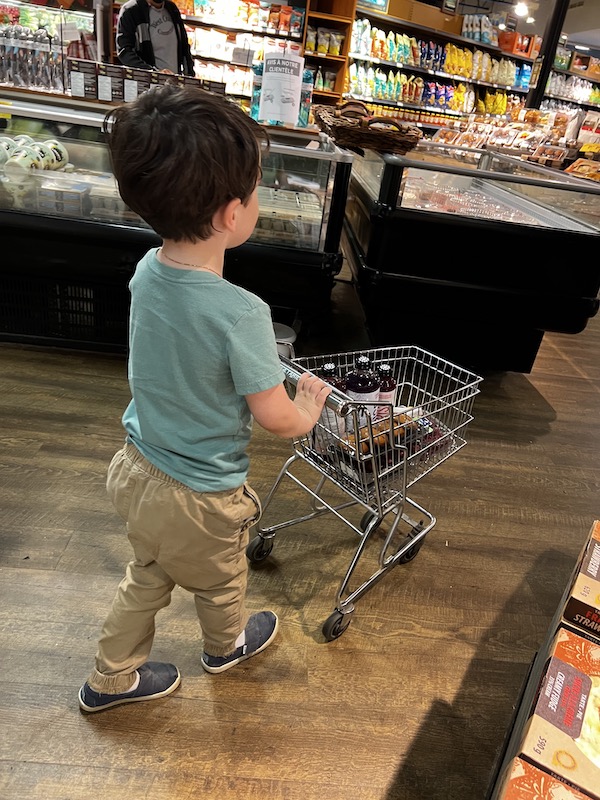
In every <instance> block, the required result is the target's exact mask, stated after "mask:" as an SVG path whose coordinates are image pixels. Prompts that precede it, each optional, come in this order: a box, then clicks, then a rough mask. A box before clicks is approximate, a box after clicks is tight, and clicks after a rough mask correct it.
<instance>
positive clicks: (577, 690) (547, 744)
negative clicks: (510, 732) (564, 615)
mask: <svg viewBox="0 0 600 800" xmlns="http://www.w3.org/2000/svg"><path fill="white" fill-rule="evenodd" d="M516 755H517V756H519V757H520V758H522V759H525V760H528V761H531V762H533V763H534V764H536V765H537V766H539V767H541V768H542V769H543V770H545V771H547V772H549V773H551V774H553V775H556V776H557V777H558V778H560V780H562V781H564V782H566V783H567V784H568V785H569V786H572V787H574V788H576V789H578V790H579V791H580V792H584V793H587V794H588V795H590V796H591V797H592V798H600V794H598V792H599V791H600V644H599V643H598V641H596V640H594V639H592V638H591V637H589V636H588V635H587V634H583V633H577V632H575V631H574V630H573V629H571V628H568V627H566V626H564V625H560V626H559V628H558V630H557V632H556V635H555V636H554V639H553V640H552V643H551V645H550V648H549V652H548V658H547V660H546V663H545V665H544V671H543V674H542V677H541V680H540V685H539V688H538V691H537V695H536V699H535V702H534V704H533V707H532V709H531V712H530V715H529V718H528V720H527V722H526V723H525V725H524V727H523V732H522V734H521V739H520V744H519V747H518V751H517V752H516Z"/></svg>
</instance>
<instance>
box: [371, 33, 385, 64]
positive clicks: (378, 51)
mask: <svg viewBox="0 0 600 800" xmlns="http://www.w3.org/2000/svg"><path fill="white" fill-rule="evenodd" d="M373 47H374V52H373V55H374V56H375V57H376V58H381V59H382V60H383V61H385V59H386V58H387V36H386V35H385V31H382V30H381V29H379V30H377V36H376V37H375V41H374V42H373Z"/></svg>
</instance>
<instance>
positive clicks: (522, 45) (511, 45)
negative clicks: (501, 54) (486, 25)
mask: <svg viewBox="0 0 600 800" xmlns="http://www.w3.org/2000/svg"><path fill="white" fill-rule="evenodd" d="M498 47H499V48H500V49H501V50H504V51H505V52H506V53H513V55H516V56H523V57H524V58H529V57H530V56H531V48H532V47H533V36H528V35H526V34H524V33H518V32H517V31H500V33H499V34H498Z"/></svg>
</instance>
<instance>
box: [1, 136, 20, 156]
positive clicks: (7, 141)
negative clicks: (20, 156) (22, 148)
mask: <svg viewBox="0 0 600 800" xmlns="http://www.w3.org/2000/svg"><path fill="white" fill-rule="evenodd" d="M0 147H3V148H4V149H6V151H7V152H8V153H12V151H13V150H16V149H17V144H16V142H15V140H14V139H13V138H12V136H0Z"/></svg>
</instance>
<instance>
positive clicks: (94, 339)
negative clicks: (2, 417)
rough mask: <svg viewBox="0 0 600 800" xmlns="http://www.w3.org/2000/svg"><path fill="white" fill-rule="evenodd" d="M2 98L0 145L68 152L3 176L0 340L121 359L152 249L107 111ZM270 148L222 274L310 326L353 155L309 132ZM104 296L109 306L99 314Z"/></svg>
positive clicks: (279, 134) (318, 313) (320, 305)
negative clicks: (132, 302) (249, 217)
mask: <svg viewBox="0 0 600 800" xmlns="http://www.w3.org/2000/svg"><path fill="white" fill-rule="evenodd" d="M0 100H2V101H6V100H8V101H9V105H7V106H6V108H7V109H10V112H9V114H8V115H7V119H6V120H5V123H6V124H5V127H4V129H3V130H2V135H5V136H9V137H12V138H14V137H15V136H17V135H18V134H27V135H30V136H31V137H32V138H33V139H34V140H36V141H41V142H43V141H45V140H48V139H50V138H54V139H58V140H59V141H60V143H61V144H62V145H63V147H64V148H66V151H67V153H68V166H67V168H66V169H60V170H57V171H54V170H46V169H31V170H27V171H26V172H25V171H24V172H23V174H18V173H16V172H15V171H14V170H12V169H11V170H10V171H7V170H4V169H3V168H1V167H0V231H1V235H2V241H3V245H4V246H5V247H6V248H7V250H12V252H18V253H19V255H20V257H19V259H18V261H17V262H15V264H14V267H13V266H12V265H11V264H8V263H5V264H4V265H3V267H2V270H0V294H2V295H3V298H4V299H3V301H2V302H1V303H0V339H2V338H4V339H8V340H13V341H14V340H17V341H31V342H33V343H43V342H47V343H52V342H53V343H56V344H57V343H61V344H62V345H63V346H72V347H86V348H90V347H93V348H95V349H106V350H115V351H120V352H123V351H124V350H125V348H126V322H127V301H128V296H127V282H128V279H129V278H130V277H131V275H132V273H133V270H134V269H135V264H136V263H137V261H138V260H139V258H140V257H141V256H142V255H143V254H144V253H145V252H146V251H147V250H148V249H149V248H150V247H152V246H156V245H158V244H160V241H161V240H160V238H159V237H158V236H157V235H156V233H155V232H154V231H153V230H152V229H151V228H150V227H149V226H148V225H147V224H146V223H145V222H144V221H143V220H142V219H141V218H140V217H138V216H137V215H136V214H135V213H133V212H132V211H131V210H130V209H128V208H127V206H126V205H125V204H124V203H123V201H122V200H121V198H120V195H119V192H118V188H117V185H116V181H115V179H114V176H113V174H112V170H111V165H110V158H109V153H108V148H107V146H106V143H105V137H104V133H103V132H102V125H103V120H104V117H105V114H106V112H107V110H108V109H107V108H106V106H104V105H101V104H97V103H93V102H87V103H86V104H85V105H86V108H85V110H84V109H83V108H82V107H80V106H77V107H71V106H70V105H69V104H63V103H61V101H60V99H58V98H55V99H54V102H50V100H49V99H48V98H47V99H46V102H45V103H44V102H37V99H36V98H29V99H28V100H27V101H25V100H23V99H22V98H21V97H20V96H17V95H14V94H13V93H11V92H6V91H0ZM270 138H271V143H270V147H269V152H268V154H266V155H265V156H264V157H263V161H262V181H261V185H260V186H259V218H258V222H257V225H256V228H255V231H254V233H253V234H252V236H251V237H250V239H249V240H248V241H247V242H246V243H245V244H243V245H241V246H240V247H237V248H234V249H233V250H229V251H227V254H226V260H225V270H224V274H225V277H226V278H228V279H229V280H232V281H233V282H234V283H237V284H239V285H242V286H244V287H245V288H247V289H249V290H250V291H253V292H255V293H256V294H258V295H259V296H261V297H262V298H263V299H264V300H265V301H266V302H267V303H269V305H270V306H271V307H277V308H288V309H290V310H292V311H293V312H294V316H295V317H297V318H298V319H299V320H301V321H303V322H305V323H306V325H307V326H308V325H310V323H311V321H312V320H313V319H317V318H320V317H323V316H324V315H325V314H326V313H327V312H328V310H329V304H330V295H331V290H332V288H333V283H334V278H335V275H337V273H338V272H339V271H340V269H341V264H342V257H341V252H340V239H341V234H342V226H343V215H344V206H345V201H346V196H347V188H348V182H349V177H350V171H351V167H352V161H353V158H354V156H353V154H352V153H349V152H346V151H343V150H340V149H339V148H337V147H336V146H335V145H334V144H333V142H332V141H331V140H330V139H329V138H328V137H326V136H324V135H323V134H318V133H316V132H313V133H310V132H306V131H304V132H294V131H292V130H285V129H278V128H274V129H271V130H270ZM55 292H58V293H59V294H60V296H61V297H63V300H62V301H61V305H60V308H61V309H64V302H65V301H64V297H68V296H72V297H73V298H74V299H73V308H72V309H71V312H72V313H70V314H68V315H65V314H63V315H62V316H61V315H60V314H58V312H57V311H56V309H55V308H54V304H55V296H54V294H55ZM28 293H29V294H30V295H36V296H38V300H37V301H36V303H37V304H32V305H30V304H29V301H28ZM69 293H70V294H69ZM85 297H87V298H88V299H87V300H85V303H86V308H88V307H89V308H88V310H89V316H90V320H92V319H93V325H92V323H91V322H90V324H89V325H88V327H87V329H86V330H85V331H84V330H83V329H82V328H81V327H80V326H79V327H78V325H79V324H80V322H81V319H80V318H79V317H78V318H77V319H79V322H78V323H77V325H75V319H76V316H74V314H75V312H76V311H77V308H76V307H75V306H76V305H77V303H76V302H75V298H77V302H79V301H81V302H83V300H82V298H85ZM97 297H98V298H100V297H101V298H102V300H101V301H100V300H98V303H99V304H100V305H98V306H97V307H96V306H95V305H94V304H95V298H97ZM111 297H113V298H114V300H115V308H113V309H112V310H110V311H108V310H107V309H106V307H105V303H106V302H110V298H111ZM44 298H45V299H44ZM57 314H58V316H57ZM45 320H47V321H48V325H47V327H45V325H46V323H45ZM61 320H62V324H60V323H61ZM103 320H104V322H103Z"/></svg>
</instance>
